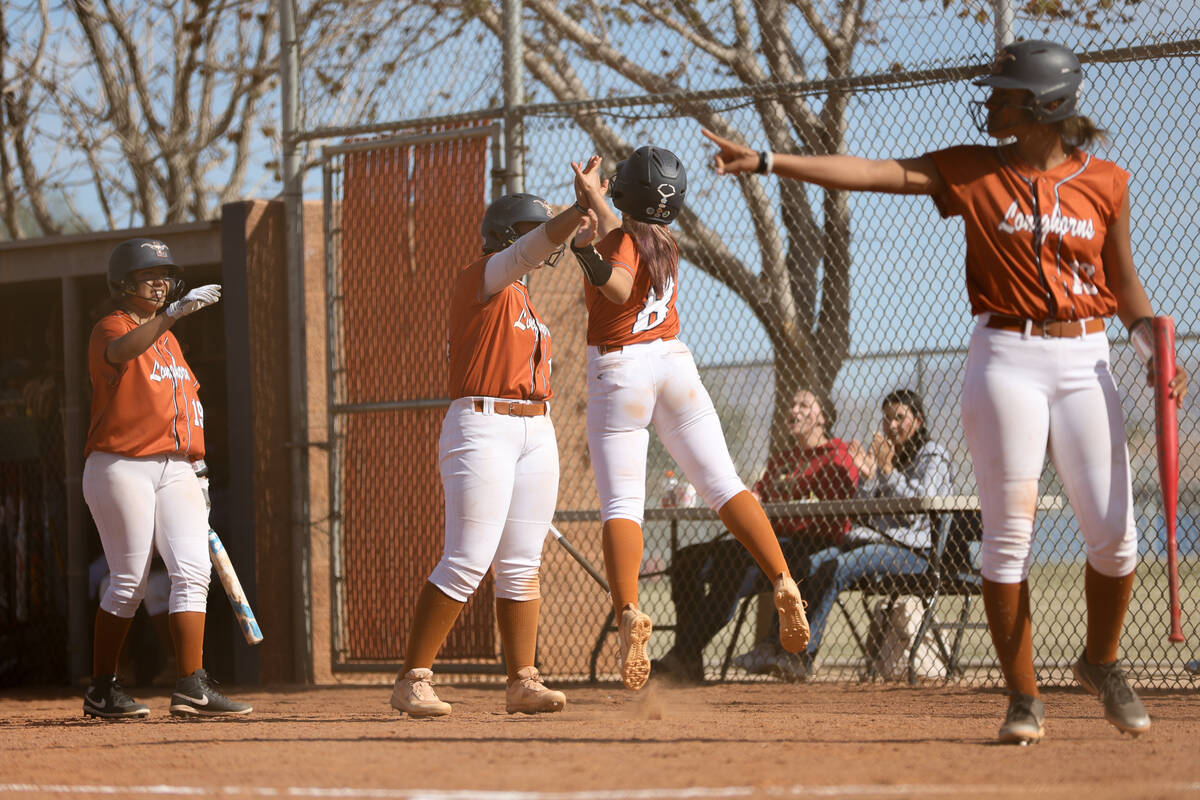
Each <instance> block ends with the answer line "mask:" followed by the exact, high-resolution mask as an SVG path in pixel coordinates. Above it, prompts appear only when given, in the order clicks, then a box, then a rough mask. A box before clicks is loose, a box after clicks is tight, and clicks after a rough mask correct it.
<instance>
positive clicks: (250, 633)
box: [208, 528, 263, 644]
mask: <svg viewBox="0 0 1200 800" xmlns="http://www.w3.org/2000/svg"><path fill="white" fill-rule="evenodd" d="M208 556H209V558H210V559H212V563H213V567H215V568H216V570H217V576H218V577H219V578H220V579H221V585H222V586H224V587H225V594H226V595H227V596H228V597H229V605H231V606H233V615H234V616H235V617H237V621H238V626H239V627H240V628H241V629H242V635H243V636H245V637H246V644H258V643H259V642H261V641H262V640H263V635H262V631H261V630H260V629H259V627H258V620H257V619H256V618H255V616H254V610H253V609H252V608H250V601H249V600H247V599H246V593H245V592H244V591H243V590H242V582H241V581H239V580H238V576H237V572H235V571H234V569H233V562H232V561H230V560H229V554H228V553H226V552H225V545H224V544H222V543H221V537H219V536H217V532H216V531H214V530H213V529H212V528H209V529H208Z"/></svg>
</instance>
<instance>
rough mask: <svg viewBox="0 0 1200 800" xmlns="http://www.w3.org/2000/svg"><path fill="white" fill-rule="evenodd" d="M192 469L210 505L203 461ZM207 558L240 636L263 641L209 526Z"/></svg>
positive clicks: (230, 562)
mask: <svg viewBox="0 0 1200 800" xmlns="http://www.w3.org/2000/svg"><path fill="white" fill-rule="evenodd" d="M193 467H195V469H196V477H197V478H199V479H200V487H201V489H202V490H203V492H204V503H205V505H206V506H207V505H210V504H209V500H208V477H207V475H208V467H207V466H205V465H204V462H203V461H197V462H195V463H194V464H193ZM208 557H209V559H210V560H211V561H212V564H213V568H214V569H216V571H217V577H219V578H220V579H221V585H222V586H223V587H225V595H226V596H227V597H228V598H229V605H230V606H232V607H233V616H234V617H235V618H236V619H237V622H238V627H239V628H241V629H242V636H244V637H245V638H246V643H247V644H258V643H259V642H261V641H262V640H263V635H262V630H261V629H260V628H259V627H258V619H257V618H255V616H254V609H252V608H250V601H249V600H247V599H246V592H245V590H243V589H242V582H241V581H240V580H238V576H237V572H236V571H235V570H234V569H233V562H232V561H230V560H229V553H227V552H225V545H224V544H223V543H222V542H221V537H219V536H217V532H216V531H214V530H213V529H212V527H211V526H210V527H209V529H208Z"/></svg>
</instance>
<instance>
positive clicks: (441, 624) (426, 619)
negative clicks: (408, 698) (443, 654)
mask: <svg viewBox="0 0 1200 800" xmlns="http://www.w3.org/2000/svg"><path fill="white" fill-rule="evenodd" d="M465 605H466V603H460V602H458V601H457V600H455V599H454V598H452V597H450V596H448V595H447V594H446V593H445V592H443V591H442V590H441V589H439V588H437V587H436V586H434V585H433V584H432V583H429V582H428V581H426V582H425V585H424V586H423V587H421V594H420V595H418V596H417V607H416V609H415V610H414V611H413V624H412V630H411V631H409V633H408V654H407V657H406V658H405V659H404V671H405V672H406V673H407V672H408V671H409V670H410V669H431V668H432V667H433V659H435V658H437V654H438V650H441V649H442V644H443V643H444V642H445V641H446V637H447V636H448V635H449V634H450V629H451V628H453V627H454V621H455V620H457V619H458V614H459V612H460V611H462V608H463V606H465Z"/></svg>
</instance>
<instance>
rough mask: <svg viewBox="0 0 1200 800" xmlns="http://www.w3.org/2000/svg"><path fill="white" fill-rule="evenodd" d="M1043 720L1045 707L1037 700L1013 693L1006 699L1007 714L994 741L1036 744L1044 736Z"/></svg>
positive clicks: (1027, 695) (1026, 695)
mask: <svg viewBox="0 0 1200 800" xmlns="http://www.w3.org/2000/svg"><path fill="white" fill-rule="evenodd" d="M1045 719H1046V706H1045V705H1044V704H1043V703H1042V701H1041V700H1040V699H1039V698H1037V697H1034V696H1033V695H1029V694H1020V693H1014V694H1012V695H1010V696H1009V698H1008V713H1007V714H1005V715H1004V724H1003V725H1001V726H1000V732H999V734H997V736H996V739H997V740H998V741H999V742H1000V744H1020V745H1026V744H1036V743H1037V742H1040V741H1041V740H1042V736H1043V735H1045V726H1044V725H1043V722H1044V721H1045Z"/></svg>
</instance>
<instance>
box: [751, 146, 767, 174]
mask: <svg viewBox="0 0 1200 800" xmlns="http://www.w3.org/2000/svg"><path fill="white" fill-rule="evenodd" d="M754 174H755V175H766V174H767V153H766V151H765V150H760V151H758V166H757V167H755V168H754Z"/></svg>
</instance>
